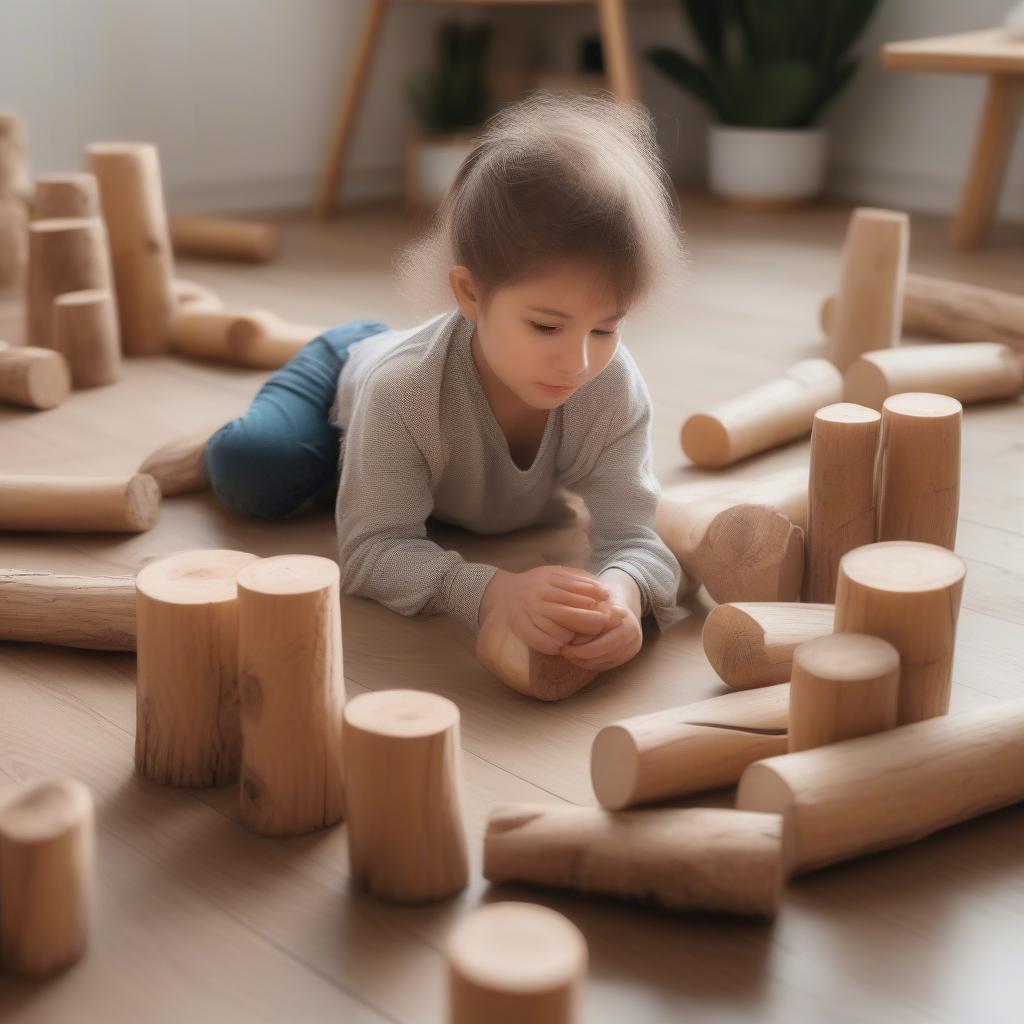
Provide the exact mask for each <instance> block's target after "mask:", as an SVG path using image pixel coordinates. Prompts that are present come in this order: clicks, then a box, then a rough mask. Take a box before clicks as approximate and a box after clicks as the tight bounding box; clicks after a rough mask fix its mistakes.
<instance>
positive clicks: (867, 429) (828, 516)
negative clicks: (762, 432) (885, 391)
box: [803, 402, 882, 603]
mask: <svg viewBox="0 0 1024 1024" xmlns="http://www.w3.org/2000/svg"><path fill="white" fill-rule="evenodd" d="M881 419H882V418H881V416H880V415H879V414H878V413H877V412H875V411H874V410H873V409H867V408H865V407H864V406H862V405H852V404H850V403H848V402H840V403H838V404H836V405H829V406H826V407H825V408H824V409H819V410H818V411H817V412H816V413H815V414H814V428H813V429H812V431H811V468H810V480H809V484H808V505H809V512H808V523H807V536H806V537H805V538H804V540H805V550H806V560H805V568H804V587H803V596H804V600H805V601H811V602H817V603H823V602H824V603H830V602H832V601H834V600H835V597H836V575H837V573H838V571H839V559H840V558H842V556H843V555H845V554H846V552H847V551H851V550H852V549H853V548H857V547H860V546H861V545H862V544H870V543H872V542H873V541H874V539H875V514H876V512H875V457H876V455H877V453H878V437H879V432H880V429H881Z"/></svg>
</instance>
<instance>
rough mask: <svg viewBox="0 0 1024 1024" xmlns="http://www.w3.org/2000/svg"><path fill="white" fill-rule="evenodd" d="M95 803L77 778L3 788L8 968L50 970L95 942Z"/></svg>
mask: <svg viewBox="0 0 1024 1024" xmlns="http://www.w3.org/2000/svg"><path fill="white" fill-rule="evenodd" d="M94 848H95V825H94V816H93V802H92V796H91V794H90V793H89V790H88V789H86V788H85V786H83V785H82V783H80V782H77V781H75V780H73V779H52V780H47V781H45V782H30V783H24V784H21V785H17V786H10V787H7V788H6V789H2V790H0V967H3V968H5V969H6V970H9V971H12V972H14V973H16V974H23V975H27V976H30V977H42V976H45V975H49V974H53V973H55V972H56V971H59V970H61V969H63V968H65V967H67V966H69V965H70V964H72V963H74V962H75V961H76V960H77V959H78V958H79V957H80V956H81V955H82V953H83V952H84V951H85V948H86V945H87V943H88V934H89V918H90V914H91V906H92V887H93V870H94V869H93V862H94V858H95V854H94Z"/></svg>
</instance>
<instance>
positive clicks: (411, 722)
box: [345, 690, 459, 739]
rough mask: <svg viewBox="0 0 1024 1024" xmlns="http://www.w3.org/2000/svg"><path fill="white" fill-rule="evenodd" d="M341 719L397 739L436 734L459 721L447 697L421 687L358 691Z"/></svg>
mask: <svg viewBox="0 0 1024 1024" xmlns="http://www.w3.org/2000/svg"><path fill="white" fill-rule="evenodd" d="M345 721H346V723H347V724H348V725H351V726H353V727H355V728H356V729H361V730H363V731H364V732H368V733H374V734H377V735H380V736H390V737H394V738H397V739H417V738H428V737H431V736H437V735H440V734H441V733H445V732H447V731H448V730H449V729H451V728H453V727H455V726H457V725H458V724H459V708H458V706H457V705H456V704H455V703H454V702H453V701H450V700H448V698H447V697H441V696H438V695H437V694H435V693H424V692H422V691H421V690H380V691H378V692H376V693H362V694H360V695H359V696H358V697H355V698H353V699H352V700H350V701H349V702H348V703H347V704H346V705H345Z"/></svg>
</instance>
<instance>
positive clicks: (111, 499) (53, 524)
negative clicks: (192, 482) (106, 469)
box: [0, 473, 160, 533]
mask: <svg viewBox="0 0 1024 1024" xmlns="http://www.w3.org/2000/svg"><path fill="white" fill-rule="evenodd" d="M159 516H160V488H159V487H158V486H157V482H156V481H155V480H154V479H153V478H152V477H151V476H147V475H146V474H145V473H135V474H133V475H131V476H43V475H39V476H21V475H14V474H6V473H5V474H0V530H46V531H48V532H56V533H123V532H124V533H141V532H143V531H145V530H150V529H152V528H153V527H154V526H155V525H156V521H157V519H158V518H159Z"/></svg>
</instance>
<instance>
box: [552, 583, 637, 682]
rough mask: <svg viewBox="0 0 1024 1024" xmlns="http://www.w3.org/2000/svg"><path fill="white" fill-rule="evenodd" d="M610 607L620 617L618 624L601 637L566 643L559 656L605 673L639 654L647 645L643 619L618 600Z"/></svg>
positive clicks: (581, 638)
mask: <svg viewBox="0 0 1024 1024" xmlns="http://www.w3.org/2000/svg"><path fill="white" fill-rule="evenodd" d="M610 607H611V608H612V609H613V610H615V611H616V612H617V613H618V614H619V615H620V618H619V620H618V622H613V623H612V624H611V625H610V626H609V627H608V628H607V629H606V630H605V631H604V632H603V633H601V634H600V635H599V636H596V637H593V638H591V639H587V638H586V637H578V638H577V640H576V641H573V642H570V643H567V644H565V645H564V646H563V647H562V648H561V650H560V651H559V652H558V653H559V654H560V655H561V656H562V657H563V658H565V660H566V661H570V662H572V664H574V665H578V666H579V667H580V668H585V669H589V670H591V671H593V672H606V671H607V670H608V669H610V668H617V667H618V666H619V665H624V664H625V663H626V662H627V661H629V660H630V658H632V657H634V656H635V655H636V654H638V653H639V651H640V648H641V647H642V646H643V642H644V632H643V628H642V627H641V625H640V620H639V619H638V618H637V616H636V614H635V613H634V612H633V610H632V609H631V608H627V607H626V605H625V604H624V603H621V602H620V601H619V600H618V599H617V598H616V599H613V600H612V601H611V602H610Z"/></svg>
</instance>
